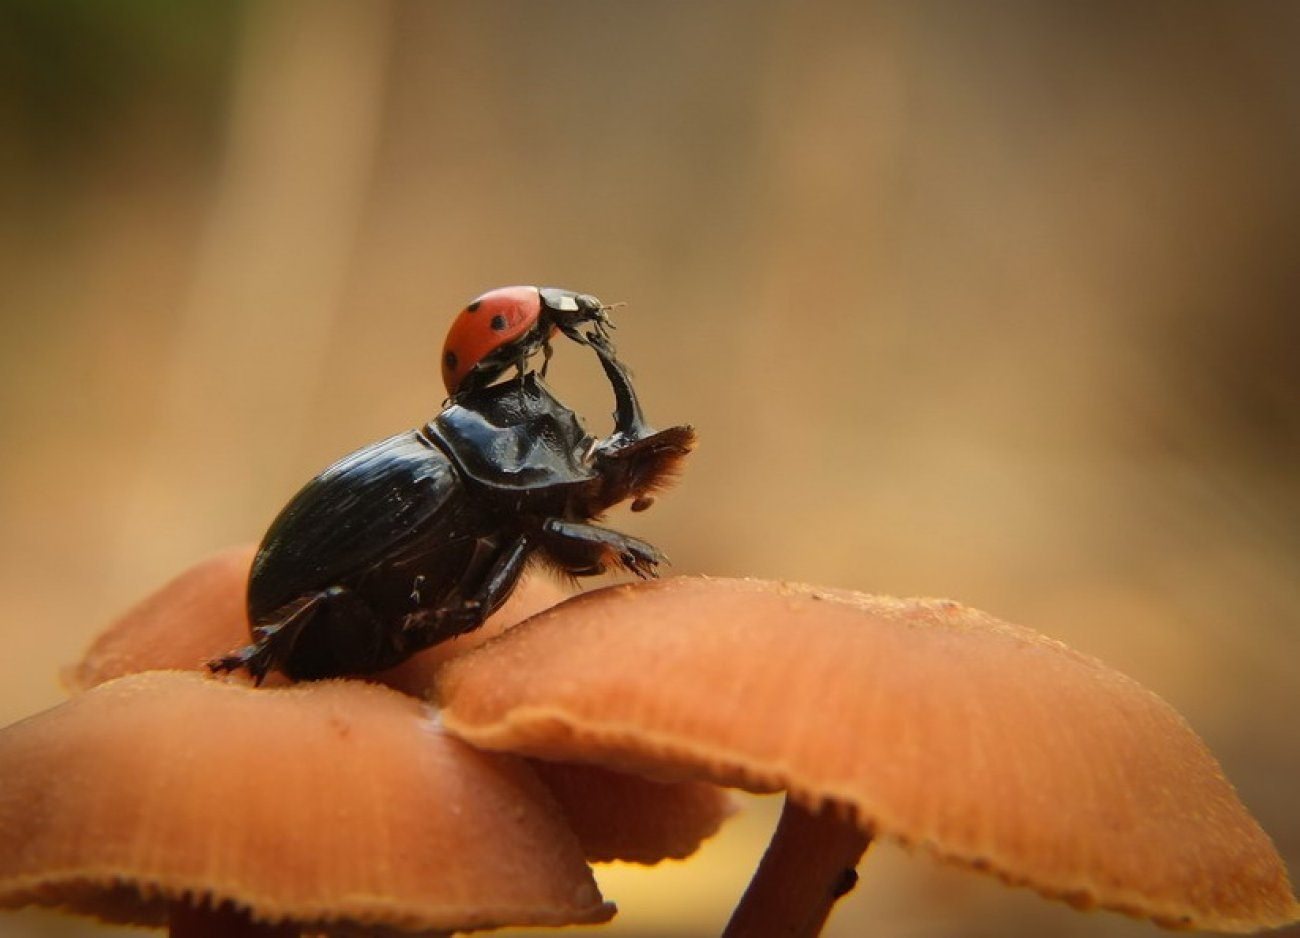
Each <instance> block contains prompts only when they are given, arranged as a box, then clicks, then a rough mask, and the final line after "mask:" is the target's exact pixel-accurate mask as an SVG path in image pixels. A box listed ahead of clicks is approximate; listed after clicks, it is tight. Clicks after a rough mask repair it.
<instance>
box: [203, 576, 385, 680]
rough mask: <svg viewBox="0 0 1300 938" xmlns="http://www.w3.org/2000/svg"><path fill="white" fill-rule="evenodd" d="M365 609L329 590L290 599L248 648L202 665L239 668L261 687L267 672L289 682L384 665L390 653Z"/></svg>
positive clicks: (346, 594) (353, 597)
mask: <svg viewBox="0 0 1300 938" xmlns="http://www.w3.org/2000/svg"><path fill="white" fill-rule="evenodd" d="M384 634H385V633H384V629H383V626H382V623H381V622H380V621H379V618H378V617H377V616H376V615H375V613H374V611H373V610H372V609H371V608H370V605H369V604H368V603H366V602H365V600H363V599H362V598H361V597H360V596H358V595H357V594H356V593H355V592H353V591H352V590H350V589H348V588H346V587H342V586H332V587H330V588H328V589H324V590H321V591H320V592H317V593H311V594H309V595H308V596H305V597H302V598H300V599H297V600H294V601H293V602H292V603H289V604H287V605H286V606H284V607H283V608H281V609H280V610H279V611H278V612H277V614H276V617H275V618H274V619H272V620H270V621H268V622H266V623H265V624H263V625H259V626H257V627H256V628H254V629H253V644H251V645H246V646H244V647H243V648H240V649H238V650H237V651H234V652H231V653H230V654H228V655H225V656H224V657H221V658H214V659H213V660H212V661H209V662H208V670H210V671H212V672H214V673H220V672H223V671H238V670H240V669H243V670H245V671H247V672H248V673H249V674H250V675H251V676H252V678H253V682H254V683H256V684H261V683H262V681H263V679H264V678H265V677H266V675H267V674H268V673H270V672H271V671H280V672H282V673H283V674H284V675H285V676H287V677H289V678H291V679H292V680H318V679H321V678H329V677H339V676H342V675H345V674H358V673H366V672H369V671H375V670H379V669H381V668H384V667H387V666H388V665H389V664H391V663H392V659H393V653H392V649H391V648H389V647H388V646H387V645H386V644H385V642H384Z"/></svg>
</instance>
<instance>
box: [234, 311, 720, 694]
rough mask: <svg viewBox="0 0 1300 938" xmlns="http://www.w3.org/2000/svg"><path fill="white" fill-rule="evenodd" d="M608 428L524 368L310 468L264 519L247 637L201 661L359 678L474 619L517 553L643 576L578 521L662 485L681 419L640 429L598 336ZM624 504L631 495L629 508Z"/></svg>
mask: <svg viewBox="0 0 1300 938" xmlns="http://www.w3.org/2000/svg"><path fill="white" fill-rule="evenodd" d="M591 347H592V348H594V349H595V351H596V353H597V355H598V356H599V358H600V361H601V365H602V366H603V367H604V369H605V373H606V375H607V376H608V378H609V380H610V383H611V384H612V386H613V388H614V397H615V404H616V407H615V412H614V419H615V427H614V431H613V433H612V434H611V435H610V436H609V437H607V438H605V439H597V438H595V437H592V436H591V435H589V434H588V433H587V432H586V431H585V430H584V429H583V427H582V424H581V423H580V422H579V420H578V418H577V416H576V415H575V414H574V413H573V412H572V411H571V410H569V409H568V408H567V407H565V406H564V405H563V404H561V403H560V402H559V401H558V400H557V399H556V398H555V397H554V396H553V395H552V394H551V393H550V392H549V391H548V390H547V388H546V386H545V385H544V384H542V382H541V381H540V380H539V379H538V377H537V375H536V374H534V373H529V374H527V375H523V376H520V377H518V378H515V379H513V380H511V381H507V382H505V383H502V384H497V385H493V386H491V387H487V388H484V389H481V390H478V391H476V392H475V393H474V394H473V395H468V396H462V397H461V398H458V399H457V400H456V401H453V402H452V403H451V404H449V405H448V406H447V407H446V408H445V409H444V410H443V411H442V412H441V413H440V414H438V416H437V417H435V418H434V419H433V420H431V421H430V422H429V423H427V424H426V425H425V426H423V427H421V428H420V429H417V430H411V431H409V432H407V433H402V434H399V435H397V436H394V437H391V438H389V439H387V440H383V441H381V442H378V443H374V444H372V445H370V446H367V447H365V448H364V449H361V450H358V451H357V452H355V453H353V454H352V455H350V456H347V457H345V458H343V459H341V460H339V461H338V462H336V463H335V464H334V465H332V466H331V467H329V468H328V469H326V470H325V471H324V472H322V473H321V474H320V475H319V476H317V477H316V478H315V479H313V480H312V481H311V482H309V483H307V485H306V486H305V487H304V488H303V489H302V490H301V491H300V492H299V493H298V494H297V495H296V496H295V497H294V498H293V499H292V500H291V501H290V502H289V504H288V505H286V506H285V508H284V509H283V510H282V511H281V512H280V514H279V516H278V517H277V518H276V519H275V521H274V522H273V523H272V524H271V527H270V528H269V529H268V531H267V533H266V536H265V538H264V539H263V540H262V544H261V547H260V548H259V550H258V552H257V555H256V557H255V558H254V560H253V568H252V573H251V576H250V579H249V585H248V614H249V619H250V622H251V625H252V634H253V639H254V642H253V644H251V645H248V646H246V647H244V648H241V649H239V650H238V651H235V652H233V653H232V654H230V655H227V656H225V657H222V658H217V659H214V660H213V661H210V662H209V663H208V667H209V668H210V669H211V670H213V671H215V672H220V671H233V670H236V669H239V668H244V669H247V670H248V672H249V673H250V674H251V675H252V676H253V679H254V680H255V681H257V682H258V683H260V682H261V681H262V679H263V678H264V677H265V675H266V674H267V673H268V672H269V671H272V670H277V671H280V672H282V673H283V674H285V675H286V676H288V677H289V678H291V679H294V680H315V679H320V678H328V677H336V676H341V675H348V674H364V673H368V672H373V671H379V670H383V669H385V668H389V667H392V666H393V665H396V664H398V663H400V662H401V661H403V660H405V659H406V658H407V657H409V656H410V655H412V654H414V653H415V652H417V651H419V650H421V649H423V648H427V647H429V646H430V645H434V644H437V643H438V642H441V641H445V640H446V639H448V638H451V637H453V636H455V635H458V634H461V633H462V632H467V631H470V630H472V629H474V628H476V627H477V626H479V625H481V624H482V622H483V620H484V619H485V618H486V617H487V616H488V615H490V614H491V613H492V612H493V611H494V610H495V609H497V608H498V607H499V606H500V605H501V603H502V602H504V601H505V599H506V597H507V596H509V595H510V592H511V591H512V590H513V589H514V586H515V584H516V583H517V582H518V580H519V577H520V575H521V574H522V573H523V571H524V568H525V566H526V565H527V563H528V561H529V559H530V558H532V557H534V556H540V557H541V558H543V559H545V560H546V561H548V562H549V563H550V564H552V565H553V566H554V567H556V568H558V569H559V570H561V571H563V572H565V573H568V574H570V575H572V576H578V577H580V576H591V575H595V574H598V573H601V572H603V571H605V570H607V569H610V568H613V567H622V568H623V569H625V570H628V571H630V572H632V573H634V574H636V575H638V576H641V577H647V576H653V575H654V574H655V568H656V566H657V565H658V564H659V563H660V562H662V560H663V556H662V555H661V554H660V553H659V551H658V550H656V549H655V548H654V547H653V546H651V545H650V544H648V543H646V542H645V541H642V540H638V539H637V538H634V537H629V536H627V535H625V534H620V533H618V532H616V531H611V530H609V529H606V528H602V527H597V526H596V525H594V524H592V523H591V522H592V521H593V520H596V519H598V518H599V517H600V515H601V514H602V513H603V512H604V511H606V510H607V509H609V508H611V507H612V506H614V505H616V504H618V503H620V502H622V501H624V500H626V499H628V498H631V499H634V500H635V502H639V503H642V504H644V503H646V502H647V501H648V500H647V497H646V496H647V493H648V492H651V491H653V490H655V489H657V488H661V487H662V486H664V485H665V484H667V483H668V482H669V481H670V480H671V478H672V476H673V473H674V470H675V468H676V467H677V465H678V463H679V462H680V461H681V459H682V458H683V457H684V456H685V455H686V454H687V453H688V452H689V451H690V450H691V448H692V446H693V445H694V442H695V432H694V430H693V429H692V428H691V427H689V426H678V427H672V428H670V429H668V430H663V431H658V432H656V431H653V430H651V429H650V428H649V426H648V425H647V424H646V422H645V419H644V417H643V416H642V413H641V408H640V404H639V403H638V401H637V397H636V393H635V391H634V390H633V388H632V384H631V382H630V380H629V378H628V375H627V372H626V370H625V369H624V367H623V366H622V364H621V363H620V362H619V361H618V360H617V359H616V358H615V356H614V353H613V349H612V347H611V346H609V345H608V343H606V342H604V341H602V340H601V339H600V337H599V336H598V337H596V339H595V341H593V342H592V343H591ZM634 504H635V503H634Z"/></svg>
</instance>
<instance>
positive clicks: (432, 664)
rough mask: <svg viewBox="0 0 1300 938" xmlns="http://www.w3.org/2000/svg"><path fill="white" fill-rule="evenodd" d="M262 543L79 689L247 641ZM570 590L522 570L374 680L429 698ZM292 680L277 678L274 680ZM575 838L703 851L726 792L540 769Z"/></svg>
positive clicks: (651, 856) (140, 633)
mask: <svg viewBox="0 0 1300 938" xmlns="http://www.w3.org/2000/svg"><path fill="white" fill-rule="evenodd" d="M254 553H255V549H254V548H253V547H251V546H243V547H232V548H227V549H226V550H223V551H220V552H218V553H216V554H213V555H212V556H210V557H208V558H206V559H204V560H201V561H199V562H198V563H196V564H195V565H194V566H192V567H190V568H189V569H187V570H185V571H183V572H182V573H180V574H179V575H177V576H176V577H174V578H173V579H172V580H170V581H169V582H168V583H166V584H164V585H163V586H161V587H160V588H159V589H158V590H157V591H155V592H154V593H152V594H150V595H149V596H147V597H145V598H144V599H142V600H141V601H140V602H138V603H136V604H135V605H134V606H133V607H132V608H131V609H129V610H128V611H127V612H125V613H124V614H123V615H121V616H120V617H118V619H117V620H115V621H114V622H113V623H112V624H110V625H109V626H108V627H107V628H105V629H104V630H103V631H102V632H101V633H100V634H99V635H98V636H96V638H95V639H94V641H93V642H92V643H91V645H90V648H89V649H87V651H86V654H85V655H84V656H83V657H82V659H81V660H80V661H78V662H76V663H75V664H73V665H71V666H70V667H68V668H66V669H65V671H64V683H65V684H66V685H67V686H68V687H69V688H70V689H72V690H74V691H80V690H85V689H87V688H90V687H94V686H96V685H98V684H101V683H103V682H105V681H109V680H112V679H114V678H117V677H121V676H123V675H126V674H133V673H138V672H140V671H148V670H161V669H178V670H203V669H204V663H205V662H206V661H208V660H209V659H211V658H213V657H216V656H218V655H221V654H224V653H225V652H228V651H230V650H231V649H232V648H235V647H237V646H238V645H240V644H241V643H243V642H247V641H248V640H249V633H248V619H247V613H246V612H245V602H244V595H245V592H246V590H247V586H248V570H249V566H250V565H251V563H252V559H253V554H254ZM567 595H568V593H567V592H566V591H565V590H564V589H563V588H562V587H561V586H560V585H559V584H557V583H556V582H555V581H554V580H552V579H550V578H549V577H546V576H544V575H529V576H525V577H524V578H523V580H522V581H521V582H520V584H519V586H518V587H517V588H516V589H515V591H514V592H513V593H512V594H511V595H510V598H509V599H508V600H507V601H506V603H505V604H504V605H503V606H502V607H501V609H499V610H498V611H497V612H495V613H494V614H493V615H491V616H490V617H488V620H487V622H485V623H484V624H483V625H482V626H480V627H479V628H478V629H475V630H474V631H472V632H468V633H466V634H464V635H461V636H458V637H457V638H454V639H452V640H450V641H447V642H443V643H441V644H439V645H435V646H434V647H432V648H428V649H426V650H424V651H422V652H420V653H419V654H417V655H414V656H413V657H411V658H410V659H408V660H407V661H404V662H403V663H402V664H400V665H398V666H397V667H394V668H390V669H389V670H387V671H384V672H381V673H379V674H376V675H373V676H372V679H373V680H375V681H378V682H380V683H382V684H386V685H388V686H389V687H392V688H395V689H397V690H400V691H403V692H404V693H407V694H410V695H412V696H414V697H417V698H421V699H423V698H424V697H426V696H428V694H429V693H430V692H431V690H432V688H433V687H434V685H435V683H436V680H437V678H436V674H437V670H438V668H439V667H440V666H441V665H442V664H443V663H444V662H446V661H447V660H449V659H451V658H454V657H456V656H457V655H460V654H463V653H464V652H466V651H467V650H469V649H471V648H475V647H477V646H479V645H481V644H483V643H484V642H486V641H488V640H490V639H492V638H494V637H495V636H497V635H500V634H501V633H503V632H505V631H507V630H508V629H511V628H513V627H514V626H515V625H516V624H518V623H519V622H520V621H521V620H522V619H525V618H527V617H528V616H531V615H534V614H536V613H539V612H541V611H543V610H545V609H548V608H550V607H551V606H553V605H555V604H556V603H558V602H560V601H561V600H562V599H564V598H565V597H566V596H567ZM286 683H287V682H286V681H285V680H284V679H283V678H282V677H280V676H279V675H274V674H273V675H271V676H270V678H269V679H268V681H267V686H283V685H285V684H286ZM539 774H540V775H541V778H542V781H543V782H545V783H546V784H547V786H548V787H550V788H551V790H552V793H553V794H554V796H555V798H556V799H557V801H558V802H559V803H560V806H561V808H562V809H563V810H564V813H565V815H566V816H567V817H568V818H569V820H570V823H571V824H572V826H573V828H574V829H575V831H576V832H577V834H578V837H579V840H580V841H581V843H582V847H583V849H584V851H585V852H586V856H587V859H589V860H593V861H609V860H627V861H630V862H634V863H658V862H659V861H661V860H665V859H680V858H682V857H686V856H689V855H690V854H692V853H694V852H695V851H696V850H697V849H699V846H700V844H701V843H702V842H703V841H704V840H705V839H706V838H708V837H710V836H712V835H713V834H714V833H715V832H716V831H717V830H718V827H719V826H720V825H721V824H722V822H723V821H725V820H726V819H727V817H728V816H729V815H730V814H731V802H730V799H729V798H728V797H727V795H726V794H725V793H724V792H723V791H722V790H720V789H718V788H716V787H714V786H711V785H705V784H703V783H700V782H685V783H682V784H675V785H660V784H653V783H649V782H647V781H645V780H644V779H641V778H639V777H635V776H627V775H622V774H620V773H617V772H611V771H608V770H603V769H599V768H593V767H586V766H573V767H565V766H550V765H543V766H540V767H539Z"/></svg>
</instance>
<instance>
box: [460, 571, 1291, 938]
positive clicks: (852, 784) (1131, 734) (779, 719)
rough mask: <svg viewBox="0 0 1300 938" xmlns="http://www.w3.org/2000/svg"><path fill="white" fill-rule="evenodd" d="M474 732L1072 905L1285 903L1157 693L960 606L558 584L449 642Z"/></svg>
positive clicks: (1249, 913)
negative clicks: (486, 635) (784, 811)
mask: <svg viewBox="0 0 1300 938" xmlns="http://www.w3.org/2000/svg"><path fill="white" fill-rule="evenodd" d="M437 690H438V694H439V699H440V701H441V703H442V706H443V708H444V710H443V720H444V723H445V725H446V726H447V728H448V729H449V730H450V731H452V732H454V733H456V734H457V735H460V736H462V737H463V738H465V739H466V740H468V741H470V742H472V743H474V744H475V745H479V746H482V747H485V748H489V749H499V750H509V751H512V752H519V753H524V754H527V755H531V756H534V757H538V758H545V759H557V760H566V761H586V762H591V763H597V764H601V765H605V766H611V767H615V768H619V769H621V770H625V771H631V772H639V773H642V774H645V775H647V776H651V777H657V778H669V779H686V778H689V779H703V780H708V781H712V782H717V783H721V784H727V785H733V786H737V787H740V788H745V789H748V790H751V791H773V790H777V789H788V791H789V795H790V797H791V798H794V799H796V800H797V801H799V802H801V803H802V804H804V805H806V806H808V807H810V808H813V809H817V808H819V807H820V806H822V805H826V804H832V805H838V806H840V808H839V810H842V811H844V812H845V815H846V816H848V817H851V818H853V819H854V820H855V822H856V823H857V824H858V825H859V826H860V827H862V828H863V829H865V830H868V831H870V832H872V833H874V834H877V835H883V836H886V837H891V838H893V839H895V840H898V841H901V842H903V843H905V844H914V845H919V846H922V847H924V848H926V849H928V850H929V851H931V852H932V853H934V854H936V855H937V856H939V857H941V858H943V859H945V860H949V861H955V862H958V863H961V864H964V865H967V866H970V867H974V868H978V869H983V870H987V871H990V872H993V873H995V874H997V875H999V876H1001V877H1002V878H1003V879H1005V880H1006V881H1008V882H1011V883H1016V884H1024V885H1027V886H1031V887H1033V888H1034V889H1036V890H1038V891H1039V892H1041V893H1043V894H1044V895H1047V896H1050V897H1053V898H1058V899H1064V900H1066V901H1068V902H1071V903H1073V904H1075V905H1079V906H1092V905H1098V906H1102V907H1106V908H1110V909H1114V910H1119V911H1123V912H1127V913H1130V914H1133V915H1138V916H1144V917H1148V918H1151V919H1153V920H1155V921H1157V922H1159V923H1161V924H1166V925H1176V926H1191V927H1199V928H1206V929H1214V930H1221V931H1253V930H1258V929H1261V928H1266V927H1276V926H1280V925H1283V924H1286V923H1287V922H1289V921H1292V920H1294V919H1295V918H1296V917H1297V912H1298V911H1300V910H1298V909H1297V905H1296V900H1295V898H1294V896H1293V895H1292V892H1291V888H1290V884H1289V882H1288V880H1287V875H1286V870H1285V868H1284V867H1283V865H1282V863H1281V860H1280V858H1279V857H1278V855H1277V852H1276V850H1275V849H1274V847H1273V845H1272V843H1271V842H1270V841H1269V839H1268V837H1267V835H1266V834H1265V833H1264V832H1263V831H1262V830H1261V829H1260V827H1259V825H1258V824H1257V823H1256V822H1255V820H1254V819H1253V818H1252V817H1251V816H1250V814H1249V813H1248V812H1247V811H1246V809H1245V808H1244V807H1243V806H1242V804H1241V803H1240V801H1239V800H1238V798H1237V796H1236V793H1235V792H1234V791H1233V788H1232V786H1231V785H1230V784H1229V783H1228V782H1227V780H1226V779H1225V778H1224V776H1223V773H1222V771H1221V770H1220V768H1219V766H1218V764H1217V762H1216V761H1215V760H1214V758H1213V756H1212V755H1211V754H1210V753H1209V752H1208V750H1207V749H1206V747H1205V745H1204V744H1203V743H1202V742H1201V740H1200V739H1199V738H1198V737H1197V736H1196V735H1195V734H1194V733H1193V732H1192V731H1191V730H1190V729H1189V728H1188V726H1187V724H1186V723H1185V722H1184V721H1183V719H1182V718H1181V717H1180V716H1179V715H1178V714H1177V713H1176V712H1175V711H1174V710H1173V709H1172V708H1171V707H1169V706H1168V705H1167V704H1166V703H1164V702H1163V701H1162V700H1160V699H1159V698H1158V697H1156V696H1155V695H1154V694H1152V693H1150V692H1149V691H1147V690H1145V689H1144V688H1142V687H1141V686H1140V685H1138V684H1137V683H1135V682H1134V681H1132V680H1131V679H1129V678H1127V677H1125V676H1124V675H1122V674H1119V673H1118V672H1116V671H1114V670H1112V669H1110V668H1108V667H1106V666H1105V665H1103V664H1101V663H1100V662H1098V661H1096V660H1095V659H1092V658H1090V657H1087V656H1085V655H1082V654H1079V653H1077V652H1075V651H1072V650H1070V649H1069V648H1067V647H1066V646H1064V645H1062V644H1061V643H1059V642H1056V641H1053V640H1051V639H1048V638H1046V637H1044V636H1041V635H1039V634H1037V633H1035V632H1033V631H1031V630H1029V629H1026V628H1022V627H1019V626H1014V625H1009V624H1007V623H1004V622H1001V621H999V620H997V619H995V618H993V617H991V616H989V615H986V614H984V613H981V612H978V611H975V610H972V609H968V608H965V607H963V606H961V605H959V604H957V603H953V602H948V601H941V600H898V599H890V598H880V597H870V596H865V595H862V594H856V593H851V592H847V591H839V590H819V589H814V588H811V587H802V586H793V585H786V584H779V583H770V582H763V581H752V580H712V579H706V578H675V579H671V580H664V581H659V582H652V583H646V584H636V585H631V586H622V587H614V588H610V589H605V590H600V591H596V592H594V593H589V594H586V595H584V596H581V597H576V598H574V599H571V600H569V601H567V602H565V603H563V604H561V605H560V606H558V607H556V608H555V609H553V610H550V611H548V612H546V613H544V614H542V615H541V616H538V617H536V618H534V619H532V620H530V621H529V622H527V623H524V624H523V625H522V626H520V627H519V628H516V629H514V630H512V631H511V632H510V633H509V634H507V635H505V636H503V637H501V638H500V639H498V640H497V641H495V642H492V643H490V644H488V645H486V646H484V647H482V648H480V649H478V650H476V651H473V652H470V653H468V654H467V655H465V656H463V657H461V658H458V659H456V660H455V661H452V662H450V663H449V664H448V665H447V666H446V667H445V668H444V669H443V671H442V672H441V673H440V674H439V679H438V686H437Z"/></svg>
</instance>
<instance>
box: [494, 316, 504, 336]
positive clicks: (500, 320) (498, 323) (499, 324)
mask: <svg viewBox="0 0 1300 938" xmlns="http://www.w3.org/2000/svg"><path fill="white" fill-rule="evenodd" d="M505 327H506V317H504V316H502V315H501V314H500V313H498V314H497V315H495V316H493V317H492V331H493V332H500V331H501V330H502V329H504V328H505Z"/></svg>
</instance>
